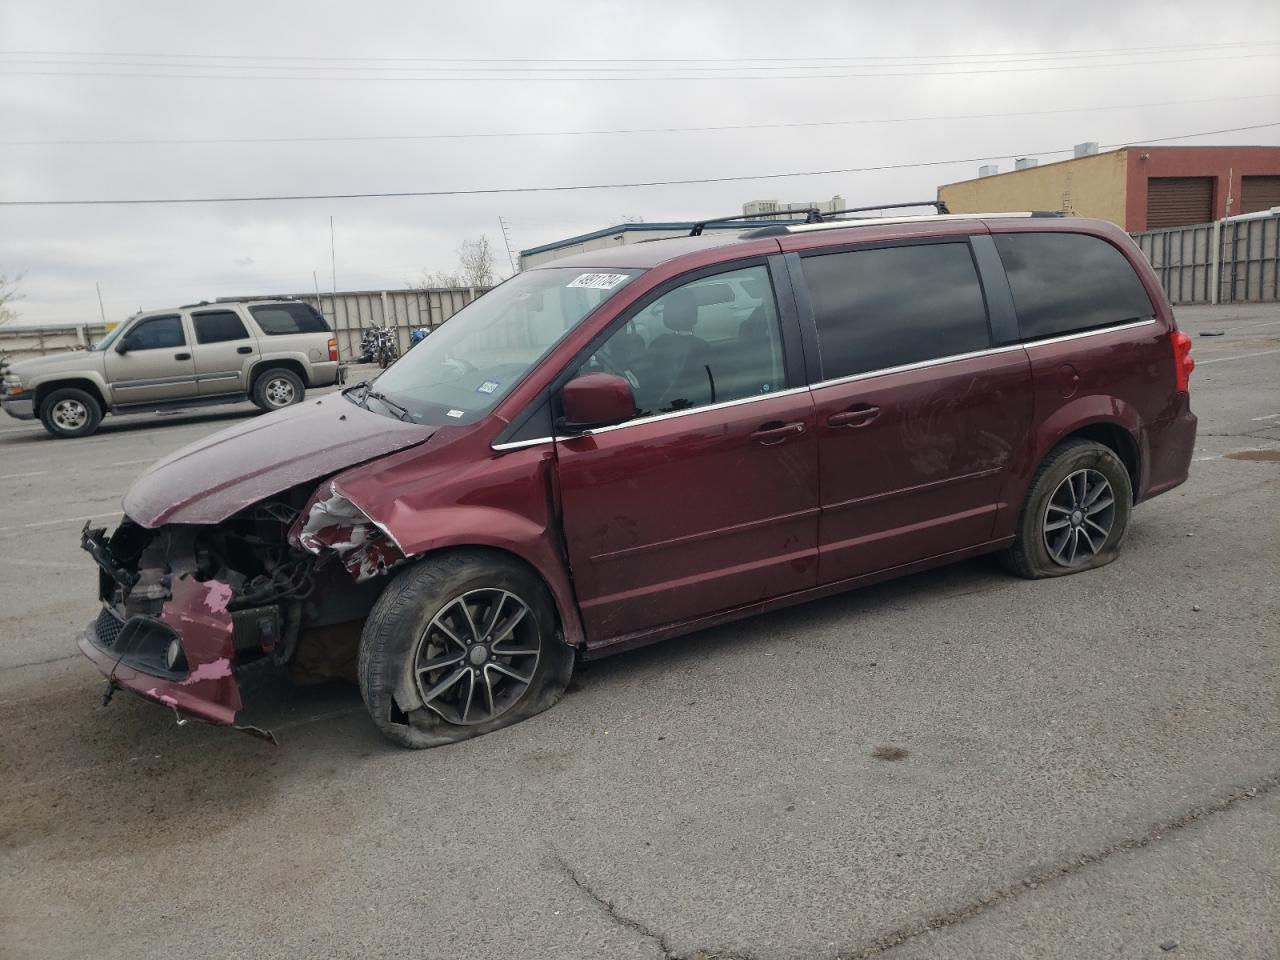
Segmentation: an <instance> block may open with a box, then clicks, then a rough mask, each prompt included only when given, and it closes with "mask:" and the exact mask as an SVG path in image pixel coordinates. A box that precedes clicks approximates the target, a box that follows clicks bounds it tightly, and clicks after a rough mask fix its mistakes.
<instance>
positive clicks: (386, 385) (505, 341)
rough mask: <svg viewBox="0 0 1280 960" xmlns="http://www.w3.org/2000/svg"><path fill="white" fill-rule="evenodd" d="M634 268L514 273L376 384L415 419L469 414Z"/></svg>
mask: <svg viewBox="0 0 1280 960" xmlns="http://www.w3.org/2000/svg"><path fill="white" fill-rule="evenodd" d="M638 273H639V271H637V270H611V271H606V270H583V269H580V268H576V269H575V268H554V267H553V268H549V269H544V270H531V271H529V272H527V273H520V274H516V276H514V277H512V278H511V279H510V280H508V281H506V282H505V283H503V284H501V285H500V286H498V287H495V288H494V289H493V290H490V291H489V292H488V293H486V294H484V296H482V297H480V298H479V299H477V300H475V301H474V302H473V303H471V304H469V305H468V306H466V307H465V308H463V309H462V310H460V311H459V312H458V313H457V314H455V315H454V316H452V317H450V318H449V320H448V322H447V323H445V324H444V326H442V327H440V329H438V330H436V331H435V332H434V333H432V334H431V336H429V337H427V338H426V339H425V340H423V341H422V342H421V343H419V344H418V345H417V346H415V347H414V348H413V349H412V350H410V351H409V352H408V353H406V354H405V355H404V356H403V357H401V358H400V359H399V360H398V361H396V363H395V365H394V366H392V367H391V368H390V369H389V370H387V372H386V373H384V374H382V375H381V376H380V377H378V378H377V381H376V383H375V385H374V387H373V389H374V391H375V392H377V393H383V394H386V396H387V397H388V398H389V399H391V400H394V401H395V402H396V403H399V404H402V405H403V406H405V407H406V408H408V410H409V412H410V415H411V416H413V418H414V419H415V420H426V421H428V422H437V423H450V422H455V423H456V422H467V421H471V420H474V419H476V417H477V416H478V415H482V414H484V413H487V412H488V411H489V410H491V409H492V408H493V406H494V405H495V404H496V403H497V402H498V401H499V400H501V399H502V398H503V397H504V396H506V394H507V393H508V392H509V391H510V390H511V388H512V387H514V386H515V385H516V384H517V383H518V382H519V381H520V380H521V379H522V378H523V377H524V375H525V374H527V373H528V372H529V371H530V370H531V369H533V367H534V366H535V365H536V364H537V363H538V362H539V361H540V360H541V359H542V358H543V357H545V356H546V355H547V353H548V352H550V350H551V348H552V347H554V346H555V345H556V344H557V343H558V342H559V341H560V340H561V338H563V337H564V335H565V334H566V333H568V332H569V331H570V330H572V329H573V328H574V327H576V326H577V325H578V324H579V323H581V322H582V320H583V318H585V317H586V316H587V314H589V313H591V311H592V310H594V309H595V308H596V307H598V306H599V305H600V304H602V303H603V302H604V301H605V300H607V299H609V298H610V297H611V296H613V295H614V294H616V293H617V292H618V291H619V290H621V289H622V288H623V287H624V286H625V285H626V284H627V282H628V281H630V280H631V279H632V278H633V277H635V276H636V275H637V274H638Z"/></svg>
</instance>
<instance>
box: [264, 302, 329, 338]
mask: <svg viewBox="0 0 1280 960" xmlns="http://www.w3.org/2000/svg"><path fill="white" fill-rule="evenodd" d="M249 312H250V313H252V314H253V319H254V320H256V321H258V326H259V327H261V328H262V332H263V333H265V334H266V335H267V336H269V337H278V336H283V335H285V334H289V333H328V332H329V324H328V322H327V321H326V320H325V319H324V317H322V316H320V314H319V313H317V312H316V308H315V307H313V306H311V304H309V303H271V304H262V305H260V306H256V307H250V308H249Z"/></svg>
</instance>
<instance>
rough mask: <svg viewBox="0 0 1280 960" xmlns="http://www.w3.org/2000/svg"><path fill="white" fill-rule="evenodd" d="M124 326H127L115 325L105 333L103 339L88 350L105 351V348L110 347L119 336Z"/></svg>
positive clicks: (122, 324)
mask: <svg viewBox="0 0 1280 960" xmlns="http://www.w3.org/2000/svg"><path fill="white" fill-rule="evenodd" d="M126 326H127V324H124V323H117V324H116V325H115V326H114V327H112V328H111V329H110V330H109V331H108V332H107V335H106V336H105V337H103V338H102V339H101V340H99V341H98V342H97V343H95V344H94V345H93V346H92V347H90V348H89V349H90V350H105V349H107V347H109V346H111V344H112V343H113V342H114V341H115V339H116V337H118V336H120V334H121V332H122V331H123V330H124V328H125V327H126Z"/></svg>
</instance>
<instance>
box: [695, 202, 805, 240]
mask: <svg viewBox="0 0 1280 960" xmlns="http://www.w3.org/2000/svg"><path fill="white" fill-rule="evenodd" d="M799 213H803V214H804V215H805V216H804V222H805V223H821V222H822V211H821V210H819V209H818V208H817V207H799V208H795V209H791V210H773V211H770V212H769V213H737V214H734V215H733V216H732V217H712V218H711V219H709V220H699V221H697V222H696V223H695V224H694V225H693V229H691V230H690V231H689V236H691V237H700V236H702V231H703V229H704V228H705V227H707V226H708V225H709V224H712V223H733V221H735V220H759V219H761V218H762V217H787V216H792V215H795V214H799Z"/></svg>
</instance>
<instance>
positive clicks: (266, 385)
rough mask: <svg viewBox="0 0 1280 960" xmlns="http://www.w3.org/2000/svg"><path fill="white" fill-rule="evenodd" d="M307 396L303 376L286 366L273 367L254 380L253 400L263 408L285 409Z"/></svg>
mask: <svg viewBox="0 0 1280 960" xmlns="http://www.w3.org/2000/svg"><path fill="white" fill-rule="evenodd" d="M305 396H306V388H305V387H303V385H302V378H301V377H299V376H298V375H297V374H296V373H294V372H293V371H292V370H288V369H285V368H284V367H272V368H271V369H270V370H266V371H263V372H262V373H260V374H259V375H258V379H256V380H255V381H253V402H254V403H256V404H257V405H258V406H259V407H261V408H262V409H263V410H283V409H284V408H285V407H291V406H293V405H294V404H295V403H301V402H302V398H303V397H305Z"/></svg>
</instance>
